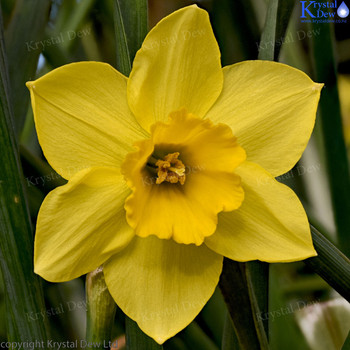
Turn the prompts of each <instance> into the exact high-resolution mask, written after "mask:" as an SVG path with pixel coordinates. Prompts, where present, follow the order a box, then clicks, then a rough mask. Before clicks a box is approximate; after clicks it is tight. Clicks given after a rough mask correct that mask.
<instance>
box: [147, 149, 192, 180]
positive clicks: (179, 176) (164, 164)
mask: <svg viewBox="0 0 350 350" xmlns="http://www.w3.org/2000/svg"><path fill="white" fill-rule="evenodd" d="M179 155H180V153H179V152H175V153H169V154H168V155H166V156H165V157H164V159H157V158H155V157H154V156H153V155H152V156H151V157H150V158H149V159H148V161H147V167H149V168H150V169H151V170H154V169H155V170H156V171H157V176H158V177H157V180H156V184H157V185H160V184H161V183H162V182H164V181H167V182H170V183H172V184H176V183H178V182H180V184H181V185H183V184H184V183H185V180H186V174H185V172H186V168H185V165H184V164H183V163H182V161H181V160H180V159H178V158H179Z"/></svg>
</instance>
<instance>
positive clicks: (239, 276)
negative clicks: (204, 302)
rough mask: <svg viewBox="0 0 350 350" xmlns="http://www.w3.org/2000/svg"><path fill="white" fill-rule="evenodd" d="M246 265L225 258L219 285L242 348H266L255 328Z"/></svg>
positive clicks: (245, 349)
mask: <svg viewBox="0 0 350 350" xmlns="http://www.w3.org/2000/svg"><path fill="white" fill-rule="evenodd" d="M244 269H245V267H244V265H243V264H240V263H238V262H236V261H233V260H230V259H227V258H224V266H223V271H222V274H221V277H220V282H219V286H220V289H221V292H222V294H223V296H224V299H225V302H226V305H227V309H228V311H229V314H230V316H231V319H232V323H233V327H234V329H235V332H236V335H237V338H238V342H239V345H240V348H241V349H242V350H255V349H264V344H261V343H260V341H259V337H258V334H257V330H256V328H255V321H254V317H253V310H252V306H251V301H250V295H249V291H248V286H247V280H246V274H245V271H244Z"/></svg>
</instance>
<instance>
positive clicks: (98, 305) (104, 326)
mask: <svg viewBox="0 0 350 350" xmlns="http://www.w3.org/2000/svg"><path fill="white" fill-rule="evenodd" d="M86 301H87V306H88V308H87V322H86V341H87V342H88V343H94V344H95V346H94V349H96V350H103V349H106V345H108V344H109V342H110V339H111V332H112V327H113V323H114V317H115V312H116V309H117V306H116V304H115V302H114V299H113V298H112V296H111V295H110V293H109V291H108V288H107V286H106V282H105V278H104V275H103V270H102V268H98V269H96V270H95V271H92V272H90V273H89V274H88V275H87V276H86Z"/></svg>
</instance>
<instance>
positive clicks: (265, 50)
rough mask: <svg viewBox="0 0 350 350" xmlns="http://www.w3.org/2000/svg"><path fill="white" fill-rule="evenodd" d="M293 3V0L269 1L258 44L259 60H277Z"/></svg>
mask: <svg viewBox="0 0 350 350" xmlns="http://www.w3.org/2000/svg"><path fill="white" fill-rule="evenodd" d="M294 3H295V1H294V0H283V1H282V0H270V1H269V4H268V8H267V15H266V22H265V26H264V30H263V33H262V35H261V40H260V44H259V59H260V60H268V61H277V60H278V56H279V52H280V49H281V45H282V42H283V39H284V37H285V34H286V30H287V26H288V22H289V19H290V16H291V13H292V10H293V6H294Z"/></svg>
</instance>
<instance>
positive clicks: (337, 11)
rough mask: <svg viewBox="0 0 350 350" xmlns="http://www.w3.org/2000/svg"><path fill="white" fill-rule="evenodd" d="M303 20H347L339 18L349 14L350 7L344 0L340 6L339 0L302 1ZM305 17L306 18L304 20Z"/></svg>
mask: <svg viewBox="0 0 350 350" xmlns="http://www.w3.org/2000/svg"><path fill="white" fill-rule="evenodd" d="M300 4H301V16H300V18H302V22H315V21H316V22H346V20H339V19H337V16H336V15H338V18H346V17H348V16H349V12H350V10H349V8H348V6H347V5H346V4H345V1H343V2H342V3H341V4H340V6H339V7H338V4H337V0H334V1H315V0H311V1H310V0H309V1H300ZM303 19H305V20H303Z"/></svg>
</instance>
